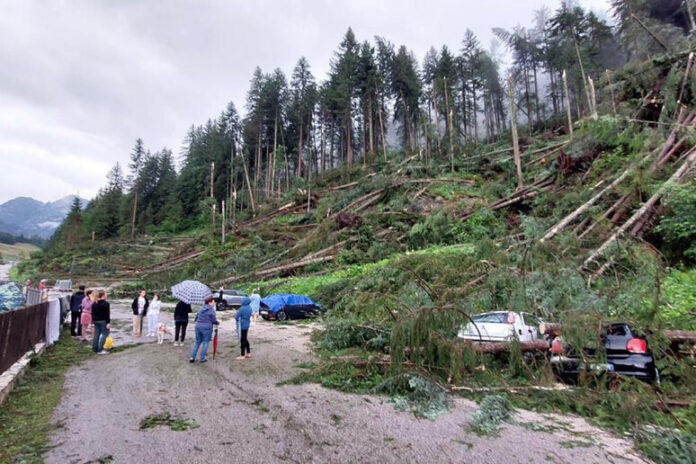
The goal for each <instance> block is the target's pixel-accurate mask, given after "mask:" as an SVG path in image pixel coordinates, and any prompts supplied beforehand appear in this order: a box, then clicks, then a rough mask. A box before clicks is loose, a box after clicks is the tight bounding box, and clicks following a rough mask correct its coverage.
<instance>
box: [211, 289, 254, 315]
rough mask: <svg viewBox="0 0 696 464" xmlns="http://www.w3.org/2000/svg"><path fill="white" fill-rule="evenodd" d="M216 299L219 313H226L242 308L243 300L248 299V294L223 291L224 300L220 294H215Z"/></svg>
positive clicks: (236, 291)
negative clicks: (231, 309)
mask: <svg viewBox="0 0 696 464" xmlns="http://www.w3.org/2000/svg"><path fill="white" fill-rule="evenodd" d="M213 296H214V297H215V307H216V309H217V310H218V311H224V310H226V309H228V308H239V307H240V306H242V300H243V299H244V298H247V296H248V295H247V294H246V293H244V292H240V291H238V290H223V291H222V298H220V292H219V291H218V292H215V293H213Z"/></svg>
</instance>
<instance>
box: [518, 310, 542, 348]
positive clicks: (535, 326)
mask: <svg viewBox="0 0 696 464" xmlns="http://www.w3.org/2000/svg"><path fill="white" fill-rule="evenodd" d="M521 315H522V329H521V330H522V334H521V335H520V341H523V342H532V341H534V340H536V339H538V338H539V319H537V318H536V317H535V316H533V315H532V314H529V313H521Z"/></svg>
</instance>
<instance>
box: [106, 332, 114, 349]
mask: <svg viewBox="0 0 696 464" xmlns="http://www.w3.org/2000/svg"><path fill="white" fill-rule="evenodd" d="M113 346H114V339H113V338H111V335H108V336H107V337H106V341H104V349H105V350H110V349H111V348H112V347H113Z"/></svg>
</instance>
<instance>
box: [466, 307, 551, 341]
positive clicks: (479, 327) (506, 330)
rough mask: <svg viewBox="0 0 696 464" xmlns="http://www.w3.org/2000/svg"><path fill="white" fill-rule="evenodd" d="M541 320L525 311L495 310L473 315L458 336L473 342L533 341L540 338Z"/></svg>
mask: <svg viewBox="0 0 696 464" xmlns="http://www.w3.org/2000/svg"><path fill="white" fill-rule="evenodd" d="M541 322H542V321H541V320H540V319H539V318H537V317H536V316H534V315H532V314H529V313H525V312H514V311H493V312H489V313H483V314H477V315H475V316H473V317H472V318H471V322H469V323H468V324H466V325H465V326H463V327H461V328H460V329H459V332H458V333H457V337H459V338H461V339H464V340H469V341H472V342H511V341H513V340H518V341H520V342H531V341H536V340H539V338H540V334H539V325H540V323H541Z"/></svg>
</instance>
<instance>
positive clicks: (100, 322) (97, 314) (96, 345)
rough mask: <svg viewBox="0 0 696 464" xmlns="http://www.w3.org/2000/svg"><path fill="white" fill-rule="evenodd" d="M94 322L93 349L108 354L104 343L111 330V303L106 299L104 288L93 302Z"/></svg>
mask: <svg viewBox="0 0 696 464" xmlns="http://www.w3.org/2000/svg"><path fill="white" fill-rule="evenodd" d="M92 323H93V324H94V339H93V340H92V351H94V352H95V353H98V354H107V353H108V351H105V350H104V343H105V342H106V337H108V336H109V331H110V330H111V305H110V304H109V302H108V301H106V292H105V291H104V290H99V293H98V294H97V301H96V302H95V303H94V304H92Z"/></svg>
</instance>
